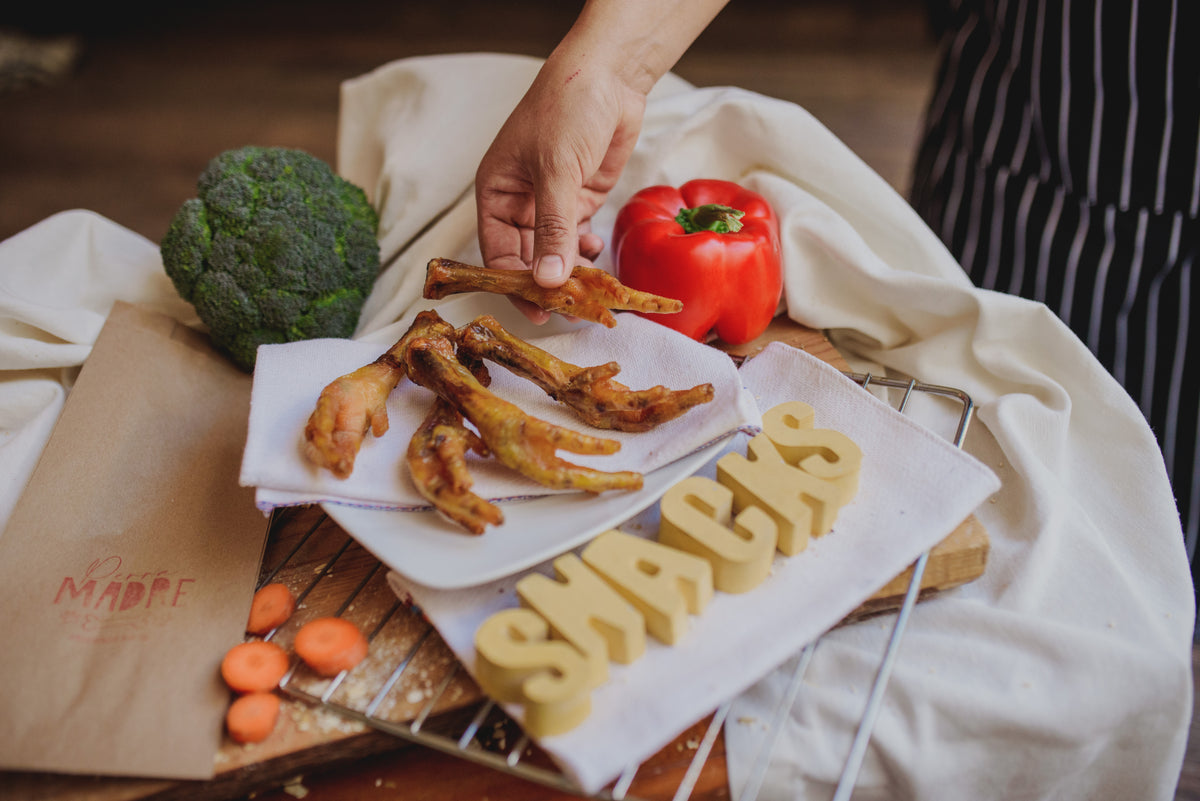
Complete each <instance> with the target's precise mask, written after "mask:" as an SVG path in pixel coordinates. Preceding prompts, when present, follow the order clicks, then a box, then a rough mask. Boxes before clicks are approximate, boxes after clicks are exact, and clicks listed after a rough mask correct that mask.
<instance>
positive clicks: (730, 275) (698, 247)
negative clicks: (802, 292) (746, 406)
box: [612, 179, 783, 345]
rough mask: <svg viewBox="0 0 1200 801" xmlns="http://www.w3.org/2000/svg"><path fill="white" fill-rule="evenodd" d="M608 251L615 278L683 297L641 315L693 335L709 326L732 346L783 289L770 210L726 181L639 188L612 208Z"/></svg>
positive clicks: (750, 334)
mask: <svg viewBox="0 0 1200 801" xmlns="http://www.w3.org/2000/svg"><path fill="white" fill-rule="evenodd" d="M612 252H613V258H614V260H615V262H616V267H617V277H618V278H619V279H620V281H621V283H623V284H625V285H626V286H629V287H633V288H634V289H640V290H642V291H644V292H653V293H654V294H656V295H664V296H666V297H670V298H675V299H677V300H681V301H683V311H681V312H679V313H677V314H644V315H643V316H644V317H646V318H647V319H650V320H654V321H655V322H657V323H661V324H663V325H665V326H667V327H668V328H673V329H674V330H676V331H679V332H680V333H682V334H686V335H687V336H689V337H691V338H692V339H695V340H698V341H704V339H705V338H706V337H707V335H708V333H709V332H710V331H711V330H712V329H713V328H714V327H715V328H716V332H717V336H719V337H720V338H721V339H723V340H725V341H726V342H728V343H730V344H732V345H738V344H741V343H743V342H749V341H750V340H752V339H754V338H755V337H756V336H758V335H759V334H761V333H762V332H763V331H764V330H765V329H766V327H767V324H768V323H770V322H771V318H772V317H774V316H775V310H776V309H777V308H778V306H779V298H780V295H781V294H782V293H783V269H782V262H781V258H780V250H779V222H778V220H777V219H776V217H775V212H774V210H772V208H771V206H770V204H768V203H767V201H766V200H765V199H764V198H763V197H762V196H761V195H759V194H757V193H755V192H751V191H750V190H748V189H744V188H742V187H741V186H739V185H738V184H736V183H733V182H732V181H719V180H712V179H697V180H694V181H688V182H687V183H685V184H684V185H683V186H681V187H679V188H674V187H670V186H650V187H647V188H645V189H643V190H641V191H640V192H638V193H637V194H635V195H634V196H633V197H632V198H630V199H629V201H628V202H627V203H626V204H625V205H624V206H622V207H621V210H620V211H619V212H618V213H617V220H616V223H615V225H614V226H613V236H612Z"/></svg>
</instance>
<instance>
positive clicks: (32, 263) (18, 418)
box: [0, 210, 198, 531]
mask: <svg viewBox="0 0 1200 801" xmlns="http://www.w3.org/2000/svg"><path fill="white" fill-rule="evenodd" d="M117 300H128V301H130V302H136V303H140V304H142V305H144V306H146V307H147V308H149V309H152V310H154V311H159V312H162V313H163V314H170V315H172V316H174V317H175V318H176V319H179V320H181V321H182V322H184V323H187V324H189V325H196V324H197V323H198V320H197V318H196V314H195V311H194V310H193V309H192V307H191V306H190V305H189V304H188V303H186V302H184V301H183V300H182V299H181V298H180V297H179V294H178V293H177V292H176V291H175V287H174V286H172V285H171V281H170V279H168V278H167V275H166V273H164V272H163V269H162V262H161V261H160V260H159V256H158V247H157V246H156V245H155V244H154V243H152V242H150V241H149V240H148V239H146V238H145V237H142V236H139V235H138V234H135V233H133V232H132V231H129V230H126V229H124V228H122V227H120V226H119V225H116V224H114V223H112V222H110V221H109V220H106V219H104V218H103V217H101V216H99V215H97V214H94V213H92V212H90V211H83V210H72V211H64V212H61V213H59V214H55V215H53V216H51V217H48V218H47V219H45V220H42V221H41V222H40V223H38V224H37V225H34V226H32V227H31V228H28V229H26V230H25V231H22V232H20V233H18V234H16V235H14V236H12V237H9V238H8V239H6V240H4V241H3V242H0V531H3V529H4V527H5V524H6V523H7V522H8V518H9V515H11V514H12V510H13V507H14V506H15V505H16V502H17V498H19V497H20V495H21V492H22V491H23V490H24V489H25V484H26V483H27V482H28V481H29V477H30V475H32V473H33V468H34V466H35V465H36V464H37V460H38V457H39V456H40V455H41V453H42V449H43V448H44V447H45V446H46V442H47V441H48V440H49V439H50V432H51V431H52V430H53V428H54V423H55V421H56V420H58V415H59V413H60V412H61V411H62V407H63V404H64V403H65V402H66V398H67V393H68V392H69V391H70V388H71V386H72V385H73V384H74V382H75V377H76V376H77V375H78V374H79V367H80V366H81V365H82V364H83V362H84V359H86V358H87V356H88V354H89V353H90V352H91V349H92V343H93V342H95V340H96V336H97V335H98V334H99V333H100V329H101V328H102V327H103V326H104V321H105V319H106V318H107V317H108V312H109V309H110V308H111V307H112V304H113V302H114V301H117Z"/></svg>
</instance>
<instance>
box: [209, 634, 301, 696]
mask: <svg viewBox="0 0 1200 801" xmlns="http://www.w3.org/2000/svg"><path fill="white" fill-rule="evenodd" d="M288 662H289V660H288V655H287V651H284V650H283V649H282V648H280V647H279V646H278V645H276V644H275V643H273V642H267V641H265V640H251V641H250V642H243V643H239V644H237V645H235V646H233V647H232V648H230V649H229V651H228V652H226V654H225V658H224V659H222V660H221V678H223V679H224V680H225V683H226V684H228V685H229V689H231V690H233V691H234V692H237V693H252V692H262V691H265V690H270V689H273V688H274V687H276V686H277V685H278V684H279V680H280V679H282V678H283V676H284V674H285V673H287V671H288Z"/></svg>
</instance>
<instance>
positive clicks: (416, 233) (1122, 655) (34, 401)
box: [0, 54, 1195, 801]
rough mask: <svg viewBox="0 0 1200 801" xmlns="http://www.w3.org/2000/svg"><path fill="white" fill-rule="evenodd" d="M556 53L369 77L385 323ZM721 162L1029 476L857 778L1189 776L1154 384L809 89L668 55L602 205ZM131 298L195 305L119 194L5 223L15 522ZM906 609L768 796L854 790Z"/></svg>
mask: <svg viewBox="0 0 1200 801" xmlns="http://www.w3.org/2000/svg"><path fill="white" fill-rule="evenodd" d="M537 65H538V62H537V61H536V60H534V59H529V58H523V57H516V56H500V55H489V54H471V55H465V56H442V57H427V58H417V59H411V60H404V61H399V62H396V63H393V64H389V65H385V66H383V67H381V68H380V69H378V70H376V71H374V72H372V73H370V74H368V75H364V76H362V77H360V78H357V79H355V80H352V81H348V82H347V83H346V84H345V85H344V86H343V92H342V103H343V105H342V112H341V121H340V128H339V143H338V168H339V171H340V172H341V173H342V174H343V175H345V176H346V177H348V178H350V179H351V180H353V181H355V182H356V183H358V184H359V185H361V186H363V187H364V189H366V190H367V192H368V194H369V196H370V197H371V198H372V200H373V202H375V203H376V204H377V206H378V207H379V208H380V209H381V211H382V212H383V216H384V221H383V226H382V228H381V239H382V242H383V251H384V255H385V258H386V260H387V264H388V268H387V270H386V272H385V273H384V274H383V275H382V276H381V278H380V280H379V282H378V284H377V287H376V290H375V292H374V293H373V294H372V296H371V298H370V299H369V300H368V303H367V307H366V309H365V313H364V315H363V318H362V320H361V321H360V325H359V329H358V333H357V337H358V338H369V337H370V336H371V334H372V333H373V332H377V331H379V330H380V329H382V328H384V327H385V326H388V325H390V324H392V323H393V322H395V321H396V320H398V319H399V318H400V317H401V316H402V315H403V314H404V313H405V312H406V310H407V309H408V308H409V307H410V306H411V305H412V304H413V303H414V302H415V300H416V298H417V297H418V296H419V294H420V285H421V283H422V281H423V271H424V266H425V261H426V260H427V259H428V258H429V257H430V256H431V255H440V256H446V257H450V258H459V259H461V260H463V261H474V262H476V263H477V261H478V246H477V244H476V243H475V241H474V239H475V216H474V215H475V211H474V203H473V199H472V197H471V191H470V189H471V181H472V178H473V174H474V170H475V166H476V165H477V164H478V160H479V157H480V156H481V155H482V153H483V150H484V149H485V147H486V145H487V143H488V141H490V138H491V136H492V135H493V134H494V132H495V131H496V130H497V129H498V127H499V125H500V123H501V122H502V120H503V119H504V118H505V116H506V115H507V113H508V112H509V111H510V110H511V108H512V106H513V105H514V104H515V102H516V99H517V98H518V97H519V96H520V95H521V93H522V92H523V91H524V90H525V88H526V87H527V86H528V85H529V83H530V82H531V81H532V79H533V75H534V72H535V70H536V69H537ZM696 177H715V178H727V179H731V180H736V181H739V182H741V183H743V184H745V185H747V186H749V187H750V188H753V189H756V190H758V191H760V192H762V193H763V194H764V195H765V196H766V197H767V198H768V200H770V201H771V202H772V203H773V204H774V206H775V208H776V210H777V211H778V212H779V216H780V223H781V233H782V245H783V255H784V262H785V270H786V279H785V295H786V301H787V313H788V314H789V315H790V316H791V317H792V318H794V319H796V320H798V321H800V322H802V323H805V324H807V325H810V326H813V327H817V328H823V329H828V330H829V331H830V334H831V337H832V338H833V340H834V343H835V344H836V345H837V346H838V347H839V349H840V350H841V351H842V353H843V354H844V355H845V356H847V357H848V358H850V359H851V360H852V361H853V362H854V363H855V364H856V365H857V366H868V365H871V366H873V369H875V370H877V371H884V370H886V371H894V372H897V373H903V374H908V375H913V376H916V377H918V378H920V379H922V380H924V381H929V382H933V383H938V384H944V385H948V386H956V387H959V388H961V389H963V390H965V391H967V392H968V393H970V394H971V395H972V396H973V398H974V400H975V402H976V403H977V404H978V419H977V422H976V424H975V425H974V426H973V427H972V429H971V434H970V436H969V437H968V439H967V442H966V449H967V451H968V452H969V453H971V454H973V455H975V456H976V457H977V458H978V459H979V460H980V461H981V462H983V463H984V464H985V465H987V466H989V467H990V468H991V469H992V470H994V471H995V472H996V473H997V474H998V475H999V477H1000V479H1001V481H1002V488H1001V490H1000V491H999V493H998V494H997V495H996V496H995V499H996V502H995V503H990V502H988V503H984V504H982V505H981V506H980V508H979V509H978V511H977V514H978V516H979V518H980V519H981V521H982V522H983V523H984V525H985V526H986V527H987V529H988V532H989V534H990V536H991V542H992V553H991V559H990V563H989V566H988V569H987V571H986V573H985V574H984V575H983V577H982V578H980V579H979V580H977V581H975V582H974V583H972V584H970V585H968V586H966V587H963V588H962V589H960V590H957V591H955V592H953V593H950V594H948V595H946V596H945V597H941V598H938V599H934V600H932V601H930V602H927V603H922V604H920V605H919V606H918V608H917V609H916V610H915V612H914V614H913V616H912V619H911V620H910V623H909V626H908V632H907V635H906V637H905V640H904V644H903V648H902V650H901V653H900V659H899V661H898V663H897V665H896V669H895V673H894V674H893V676H892V680H891V682H890V684H889V687H888V693H887V695H886V698H885V702H884V704H883V708H882V711H881V713H880V717H879V720H878V723H877V725H876V727H875V733H874V737H873V739H872V744H871V747H870V749H869V750H868V752H867V755H866V761H865V764H864V766H863V771H862V774H861V776H860V780H859V789H858V792H857V794H856V797H861V798H874V797H879V798H884V797H886V798H889V799H906V798H908V799H917V798H919V799H942V798H945V799H955V801H957V799H961V798H964V797H971V798H978V799H987V798H995V799H1014V798H1022V799H1042V798H1045V799H1051V798H1052V799H1085V798H1086V799H1109V798H1111V799H1127V798H1146V799H1168V798H1171V796H1172V793H1173V789H1174V786H1175V784H1176V781H1177V778H1178V775H1179V769H1180V765H1181V762H1182V758H1183V752H1184V746H1185V743H1186V738H1187V732H1188V721H1189V719H1190V715H1191V709H1192V684H1191V661H1190V656H1191V642H1192V632H1193V623H1194V616H1195V609H1194V600H1193V593H1192V585H1191V579H1190V575H1189V571H1188V568H1187V557H1186V553H1185V549H1184V545H1183V539H1182V533H1181V529H1180V525H1179V521H1178V517H1177V515H1176V512H1175V508H1174V503H1173V499H1172V497H1171V494H1170V489H1169V484H1168V482H1167V478H1166V473H1165V470H1164V468H1163V466H1162V460H1161V457H1160V455H1159V453H1158V451H1157V449H1156V446H1155V444H1154V440H1153V437H1152V436H1151V432H1150V431H1149V429H1148V427H1147V426H1146V424H1145V422H1144V421H1143V419H1142V417H1141V415H1140V413H1139V412H1138V410H1137V408H1136V406H1135V405H1134V404H1133V402H1132V401H1131V400H1130V399H1129V398H1128V396H1127V395H1126V394H1125V393H1124V392H1123V391H1122V390H1121V389H1120V387H1119V386H1118V385H1117V384H1116V382H1115V381H1113V380H1112V379H1111V378H1110V377H1109V376H1108V375H1107V374H1106V373H1105V372H1104V371H1103V369H1101V368H1100V366H1099V365H1098V364H1097V363H1096V362H1095V360H1094V359H1093V358H1092V356H1091V355H1090V354H1089V353H1088V351H1087V349H1086V348H1085V347H1084V346H1083V345H1082V344H1081V343H1080V342H1079V341H1078V340H1077V339H1076V338H1075V337H1074V336H1073V335H1072V334H1071V333H1070V332H1069V330H1068V329H1067V328H1066V327H1065V326H1063V325H1062V324H1061V323H1060V322H1059V321H1058V320H1057V319H1056V318H1055V317H1054V316H1053V315H1052V314H1051V313H1050V312H1049V311H1047V310H1046V309H1045V308H1044V307H1042V306H1041V305H1038V304H1035V303H1032V302H1029V301H1024V300H1020V299H1017V298H1013V297H1008V296H1005V295H1000V294H996V293H992V292H985V291H981V290H978V289H976V288H974V287H973V286H972V285H971V283H970V281H969V280H968V279H967V278H966V277H965V275H964V274H963V273H962V271H961V270H960V269H959V267H958V265H957V264H956V263H955V262H954V260H953V259H952V258H951V257H950V256H949V255H948V254H947V253H946V251H945V250H944V248H943V247H942V246H941V244H940V243H939V242H938V240H937V239H936V237H934V236H933V234H932V233H931V232H930V231H929V230H928V229H927V228H926V227H925V226H924V225H923V224H922V223H921V221H920V220H919V219H918V218H917V216H916V215H915V214H914V213H913V212H912V211H911V209H910V208H909V207H908V205H907V204H906V203H905V202H904V200H903V199H902V198H900V197H899V196H898V195H896V194H895V193H894V192H893V191H892V190H891V188H890V187H888V186H887V184H886V182H884V181H883V180H882V179H880V178H879V176H877V175H876V174H875V173H874V172H873V171H871V170H870V169H869V168H868V167H867V166H866V165H864V164H863V163H862V162H861V161H860V160H859V159H858V158H856V157H855V156H854V154H853V153H851V152H850V151H849V150H848V149H847V148H846V147H845V146H844V145H843V144H842V143H841V142H839V141H838V140H837V139H836V138H835V137H834V136H832V135H831V134H830V133H829V132H828V131H827V130H826V129H825V128H824V127H822V126H821V125H820V124H819V123H818V122H817V121H816V120H815V119H813V118H812V116H811V115H809V114H808V113H806V112H805V111H804V110H803V109H801V108H798V107H797V106H795V105H793V104H789V103H786V102H782V101H779V100H775V99H772V98H767V97H763V96H761V95H756V94H753V93H750V92H746V91H742V90H738V89H733V88H708V89H694V88H691V87H689V86H687V84H686V83H684V82H682V81H680V80H678V79H676V78H674V77H668V78H667V79H664V80H663V81H662V82H660V85H659V87H658V88H656V90H655V92H654V93H652V96H651V99H650V103H649V105H648V108H647V113H646V117H645V125H644V129H643V134H642V137H641V139H640V140H639V143H638V146H637V149H636V151H635V153H634V155H633V157H632V159H631V161H630V163H629V165H628V167H627V169H626V171H625V174H624V176H623V178H622V180H621V182H620V183H619V184H618V186H617V187H616V189H615V190H614V192H613V193H612V194H611V196H610V199H609V202H608V204H607V205H606V206H605V208H604V209H602V210H601V211H600V212H599V213H598V214H597V216H596V218H595V219H594V221H593V227H594V229H595V230H596V231H597V232H599V233H600V234H601V235H602V236H606V235H607V232H609V231H610V230H611V226H612V221H613V218H614V217H615V214H616V211H617V209H618V208H619V207H620V205H621V203H623V202H624V200H625V199H627V198H628V197H629V196H630V195H631V194H632V193H633V192H634V191H636V190H637V189H639V188H641V187H642V186H645V185H648V184H652V183H668V184H679V183H682V182H683V181H685V180H688V179H691V178H696ZM599 264H600V266H607V267H610V268H611V262H609V261H608V257H607V256H606V255H605V256H602V257H601V259H600V262H599ZM116 299H121V300H125V301H128V302H131V303H142V304H146V305H149V306H150V307H151V308H156V309H158V310H161V311H165V312H167V313H171V314H174V315H175V316H176V317H178V318H180V319H181V320H184V321H185V322H194V316H193V315H192V312H191V310H190V309H189V308H187V306H186V304H183V303H182V302H181V301H180V300H179V299H178V298H177V297H176V296H175V295H174V293H173V289H172V288H171V286H170V284H169V282H168V281H167V280H166V279H165V276H163V275H162V274H161V265H160V264H159V263H158V259H157V248H156V247H154V246H153V244H152V243H150V242H148V241H146V240H144V239H142V238H141V237H138V236H136V235H134V234H130V233H129V232H127V231H125V230H124V229H121V228H120V227H119V226H117V225H114V224H112V223H109V222H107V221H104V220H100V219H98V218H96V217H95V216H94V215H90V214H88V213H84V212H71V213H67V214H63V215H59V216H56V217H52V218H50V219H49V220H47V221H45V222H43V223H41V224H39V225H37V226H34V227H33V228H31V229H29V230H28V231H26V232H24V233H22V234H19V235H17V236H15V237H13V238H12V239H10V240H8V241H6V242H4V243H0V369H3V371H4V372H3V374H2V375H0V478H2V479H3V482H2V483H0V524H3V522H5V521H6V520H7V515H8V513H9V512H10V511H11V508H12V504H13V502H15V499H16V497H17V496H18V495H19V493H20V489H21V488H22V487H23V486H24V484H25V482H26V481H27V479H28V476H29V474H30V473H31V472H32V469H33V466H34V464H35V462H36V460H37V456H38V454H39V453H40V452H41V449H42V447H43V446H44V444H45V441H46V440H47V439H48V437H49V434H50V430H51V428H52V426H53V421H54V420H55V419H56V417H57V414H58V411H59V410H60V409H61V406H62V402H63V398H64V396H65V393H66V392H67V391H69V389H70V385H71V381H72V378H73V376H74V374H75V368H77V367H78V365H79V364H80V363H82V361H83V360H84V359H85V358H86V356H87V353H88V351H89V349H90V346H91V343H92V341H93V339H94V337H95V334H96V333H97V332H98V331H99V329H100V325H101V323H102V321H103V318H104V316H105V314H106V313H107V310H108V308H109V307H110V306H111V303H112V301H114V300H116ZM888 633H889V631H888V627H887V626H886V625H882V624H880V623H878V622H872V621H868V622H865V623H861V624H858V625H854V626H848V627H845V628H842V629H838V630H836V631H834V632H833V633H831V634H829V635H827V636H825V637H824V638H822V640H821V641H820V644H819V645H818V646H817V648H816V650H815V653H814V656H813V659H812V662H811V664H810V666H809V670H808V673H807V676H806V680H805V686H804V688H803V690H802V692H801V693H800V696H799V699H798V701H797V703H796V704H795V705H794V706H793V708H792V714H791V716H790V720H789V722H788V725H787V728H786V731H785V737H784V740H783V741H782V742H781V743H780V744H778V745H777V747H776V749H775V754H774V759H773V760H772V763H771V770H770V773H769V775H768V776H767V779H766V783H765V784H764V786H763V792H762V793H761V794H760V797H762V798H796V797H828V785H829V784H830V783H831V782H832V781H834V780H835V779H836V776H837V775H838V772H839V771H840V769H841V766H842V763H843V761H844V759H845V754H846V753H847V751H848V747H849V746H848V743H849V740H850V738H851V737H852V735H853V731H854V728H855V726H856V725H857V722H858V717H859V715H860V713H861V708H862V703H863V699H864V697H865V691H864V688H865V686H866V685H867V684H869V681H870V679H871V677H872V676H873V675H874V671H875V668H876V666H877V664H878V659H879V655H880V654H881V653H882V652H883V649H884V643H885V640H886V638H887V636H888ZM778 698H779V694H778V680H777V679H776V678H768V679H766V680H764V682H762V683H761V684H760V685H759V686H757V687H755V688H754V689H753V690H751V691H750V692H748V693H746V694H744V695H742V696H740V697H739V699H738V702H737V708H736V709H735V711H734V712H733V713H732V714H731V715H730V722H729V724H728V725H727V727H726V735H727V743H728V747H729V755H728V759H729V767H730V772H731V776H732V780H733V784H734V788H733V790H734V794H735V796H736V795H737V793H738V791H739V790H740V788H741V787H742V785H743V784H744V782H745V774H746V771H747V768H748V766H749V761H750V760H751V759H752V758H753V756H754V753H753V748H752V745H753V744H752V743H750V742H747V740H750V739H753V737H752V735H753V733H754V730H755V729H756V726H755V725H754V723H753V722H752V721H754V720H758V721H763V720H766V719H767V718H768V715H767V714H765V713H764V709H765V708H767V707H773V705H774V704H775V703H776V702H777V700H778ZM758 728H760V727H758Z"/></svg>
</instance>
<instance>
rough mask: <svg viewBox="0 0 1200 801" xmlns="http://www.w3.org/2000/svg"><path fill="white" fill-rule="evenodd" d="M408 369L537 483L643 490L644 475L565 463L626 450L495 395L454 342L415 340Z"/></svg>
mask: <svg viewBox="0 0 1200 801" xmlns="http://www.w3.org/2000/svg"><path fill="white" fill-rule="evenodd" d="M405 366H406V368H407V370H408V376H409V378H410V379H412V380H413V381H414V382H416V383H418V384H420V385H421V386H423V387H425V388H426V389H429V390H431V391H432V392H434V393H435V394H437V395H438V396H440V397H442V398H444V399H445V400H446V401H448V402H449V403H450V404H451V405H452V406H453V407H454V408H455V409H457V410H458V412H459V413H460V414H462V416H463V417H465V418H466V419H467V420H470V421H471V423H472V424H473V425H474V426H475V428H476V430H477V431H478V432H479V436H480V437H481V438H482V439H483V441H484V443H485V444H486V445H487V447H488V449H489V450H490V451H491V452H492V454H493V455H494V456H495V457H496V459H497V460H498V461H499V462H500V463H502V464H504V465H505V466H506V467H509V468H510V469H512V470H516V471H517V472H519V473H521V474H522V475H524V476H526V477H528V478H530V479H532V480H533V481H536V482H537V483H539V484H541V485H543V486H547V487H552V488H555V489H576V490H584V491H586V492H594V493H599V492H604V491H606V490H611V489H640V488H641V486H642V475H641V474H640V473H636V472H632V471H620V472H611V473H606V472H604V471H600V470H593V469H591V468H588V467H583V466H581V465H576V464H572V463H571V462H567V461H565V460H563V459H560V458H559V457H558V456H557V455H556V452H557V451H558V450H565V451H570V452H571V453H579V454H609V453H614V452H616V451H617V450H618V449H619V448H620V447H621V445H620V443H619V442H617V441H615V440H611V439H602V438H599V437H593V436H589V435H587V434H581V433H579V432H577V431H572V430H571V429H568V428H562V427H560V426H556V425H554V424H552V423H548V422H546V421H544V420H539V419H538V418H536V417H531V416H529V415H527V414H525V412H523V411H521V409H520V408H519V407H517V406H515V405H514V404H512V403H509V402H508V401H506V400H504V399H502V398H500V397H498V396H496V395H495V394H493V393H492V392H491V391H489V390H488V389H487V388H485V387H484V386H483V385H482V384H481V383H480V382H479V381H478V380H476V378H475V377H474V376H473V375H472V374H471V371H470V370H469V369H468V368H466V367H465V366H464V365H463V364H461V363H460V362H459V361H458V359H457V358H456V356H455V352H454V346H453V344H452V343H451V341H450V339H449V338H446V337H432V338H426V337H421V338H417V339H415V340H413V341H412V343H411V344H410V345H409V347H408V349H407V351H406V353H405Z"/></svg>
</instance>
